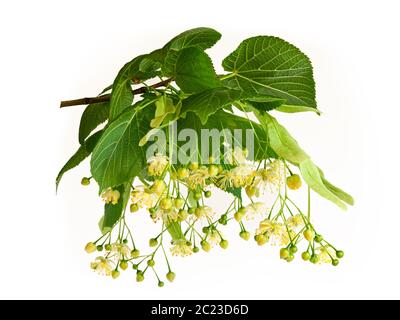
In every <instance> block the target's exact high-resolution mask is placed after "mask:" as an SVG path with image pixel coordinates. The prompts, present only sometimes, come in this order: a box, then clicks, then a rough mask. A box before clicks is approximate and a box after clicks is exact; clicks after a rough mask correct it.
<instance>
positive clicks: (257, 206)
mask: <svg viewBox="0 0 400 320" xmlns="http://www.w3.org/2000/svg"><path fill="white" fill-rule="evenodd" d="M266 210H267V207H266V205H265V203H263V202H254V203H251V204H249V205H248V206H247V207H245V214H244V218H245V219H246V220H254V219H255V218H256V217H258V216H261V215H262V214H263V213H265V211H266Z"/></svg>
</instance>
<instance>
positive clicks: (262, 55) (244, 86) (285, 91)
mask: <svg viewBox="0 0 400 320" xmlns="http://www.w3.org/2000/svg"><path fill="white" fill-rule="evenodd" d="M222 65H223V67H224V69H225V70H226V71H230V72H232V74H230V75H228V76H225V80H224V81H223V82H224V85H225V86H227V87H229V88H232V89H238V90H243V91H245V92H248V93H257V94H263V95H269V96H271V97H274V98H280V99H285V101H286V104H289V105H297V106H305V107H310V108H316V101H315V83H314V79H313V73H312V66H311V62H310V60H309V59H308V57H307V56H306V55H305V54H304V53H302V52H301V51H300V50H299V49H297V48H296V47H295V46H293V45H291V44H290V43H288V42H286V41H284V40H282V39H279V38H276V37H270V36H259V37H254V38H250V39H247V40H244V41H243V42H242V43H241V44H240V45H239V47H238V48H237V49H236V50H235V51H234V52H232V53H231V54H230V55H229V56H228V57H226V58H225V59H224V61H223V63H222Z"/></svg>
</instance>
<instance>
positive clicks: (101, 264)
mask: <svg viewBox="0 0 400 320" xmlns="http://www.w3.org/2000/svg"><path fill="white" fill-rule="evenodd" d="M90 268H92V269H93V270H94V271H96V272H97V273H98V274H100V275H104V276H109V275H111V272H112V270H113V269H114V268H113V266H112V264H111V261H110V260H108V259H105V258H104V257H97V258H96V260H95V261H94V262H92V263H91V264H90Z"/></svg>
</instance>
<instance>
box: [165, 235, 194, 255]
mask: <svg viewBox="0 0 400 320" xmlns="http://www.w3.org/2000/svg"><path fill="white" fill-rule="evenodd" d="M170 251H171V253H172V255H173V256H181V257H186V256H189V255H191V254H192V252H193V249H192V247H191V246H189V245H188V244H187V241H186V240H185V239H182V240H177V241H174V245H173V246H172V247H171V249H170Z"/></svg>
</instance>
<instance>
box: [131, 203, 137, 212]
mask: <svg viewBox="0 0 400 320" xmlns="http://www.w3.org/2000/svg"><path fill="white" fill-rule="evenodd" d="M129 210H130V211H131V212H132V213H133V212H136V211H138V210H139V206H138V205H137V204H136V203H132V204H131V205H130V207H129Z"/></svg>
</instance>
